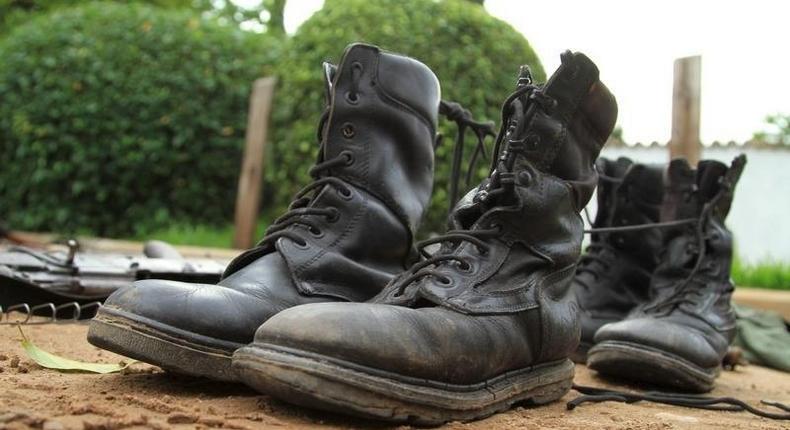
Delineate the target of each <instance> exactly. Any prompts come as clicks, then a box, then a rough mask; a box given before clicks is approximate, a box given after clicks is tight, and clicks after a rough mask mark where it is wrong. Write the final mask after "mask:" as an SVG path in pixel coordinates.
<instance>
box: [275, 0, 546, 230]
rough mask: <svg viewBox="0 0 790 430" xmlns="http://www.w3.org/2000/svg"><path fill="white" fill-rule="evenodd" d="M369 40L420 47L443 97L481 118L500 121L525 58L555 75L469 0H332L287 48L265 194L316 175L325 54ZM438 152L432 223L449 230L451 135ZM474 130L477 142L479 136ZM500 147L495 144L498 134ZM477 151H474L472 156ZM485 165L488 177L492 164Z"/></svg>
mask: <svg viewBox="0 0 790 430" xmlns="http://www.w3.org/2000/svg"><path fill="white" fill-rule="evenodd" d="M356 41H361V42H368V43H373V44H376V45H379V46H381V47H382V48H384V49H386V50H390V51H394V52H400V53H404V54H407V55H410V56H412V57H414V58H417V59H419V60H420V61H423V62H425V63H426V64H427V65H428V66H430V67H431V68H432V69H433V70H434V71H435V72H436V74H437V76H438V77H439V79H440V81H441V83H442V91H443V94H442V95H443V98H445V99H448V100H453V101H458V102H460V103H461V104H463V105H464V106H466V107H467V108H469V109H470V110H471V111H472V112H473V113H474V114H475V116H477V117H478V118H485V119H489V120H497V119H498V118H499V115H500V112H499V109H500V107H501V104H502V100H504V98H505V97H506V96H507V95H508V94H509V93H510V92H511V91H512V90H513V88H514V85H515V79H516V76H517V72H518V65H519V64H529V65H530V66H532V70H533V72H534V75H535V78H536V79H537V80H538V81H541V80H543V79H545V74H544V72H543V68H542V66H541V65H540V62H539V60H538V58H537V56H536V55H535V53H534V52H533V50H532V49H531V48H530V46H529V44H528V43H527V41H526V40H525V39H524V37H523V36H521V35H520V34H519V33H518V32H517V31H515V30H514V29H513V28H512V27H510V26H509V25H508V24H506V23H505V22H503V21H500V20H498V19H496V18H493V17H492V16H490V15H489V14H488V13H487V12H486V11H485V9H483V7H481V6H479V5H476V4H474V3H472V2H469V1H461V0H446V1H440V2H436V1H432V0H381V1H376V2H370V1H367V0H327V1H326V3H325V5H324V7H323V9H321V10H320V11H319V12H317V13H316V14H315V15H313V16H312V17H311V18H310V19H309V20H307V21H306V22H305V23H303V24H302V26H301V27H300V28H299V30H298V31H297V33H296V34H295V35H294V37H293V39H292V40H291V41H290V42H291V43H290V44H289V47H288V49H287V50H286V52H285V55H284V56H283V58H282V60H281V63H280V67H279V68H278V74H279V76H280V81H281V85H280V86H279V88H278V89H277V95H276V107H275V112H274V136H273V145H272V146H273V148H272V149H273V151H272V154H271V157H270V167H269V169H267V172H266V181H267V184H268V191H267V192H266V193H265V196H267V197H268V198H269V199H270V201H271V202H272V203H274V204H275V205H276V206H279V207H282V206H284V205H285V204H286V203H287V201H288V200H289V198H290V197H291V196H292V195H293V194H294V192H296V191H297V190H298V189H299V188H300V187H301V186H304V185H305V184H307V183H308V182H309V177H308V175H307V170H308V168H309V166H310V164H311V163H312V162H313V161H314V159H315V152H316V149H317V144H316V141H315V127H316V122H317V121H318V118H319V116H320V114H321V111H322V109H323V108H324V101H323V94H324V88H323V83H322V77H321V67H320V65H321V62H322V61H324V60H331V61H334V62H337V61H338V60H339V59H340V56H341V55H342V53H343V49H344V47H345V46H346V45H347V44H349V43H351V42H356ZM442 131H443V134H444V135H445V136H446V138H445V144H444V145H442V146H441V147H440V148H439V150H438V154H437V163H436V178H437V182H436V185H435V187H434V196H433V199H432V208H431V210H430V216H429V220H428V222H427V223H426V228H427V229H428V230H429V231H430V230H440V229H442V228H443V226H444V222H445V221H444V220H445V217H446V213H447V207H446V206H447V200H448V184H447V178H448V176H449V171H450V153H451V152H452V151H451V147H452V145H451V144H450V141H452V138H451V136H454V133H455V129H454V127H448V126H447V125H445V126H444V127H443V128H442ZM472 141H473V139H472V138H471V137H468V138H467V143H468V144H469V145H470V147H471V144H472V143H473V142H472ZM489 146H490V142H489ZM470 153H471V150H469V149H468V150H467V151H466V154H467V155H468V154H470ZM485 164H487V163H486V162H481V163H479V165H478V166H479V169H478V172H477V173H478V175H477V177H476V179H475V180H476V181H477V180H479V179H480V178H481V177H482V176H483V175H484V174H485V173H486V172H487V166H484V165H485Z"/></svg>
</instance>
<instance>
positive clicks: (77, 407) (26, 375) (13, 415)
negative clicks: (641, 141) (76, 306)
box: [0, 324, 790, 430]
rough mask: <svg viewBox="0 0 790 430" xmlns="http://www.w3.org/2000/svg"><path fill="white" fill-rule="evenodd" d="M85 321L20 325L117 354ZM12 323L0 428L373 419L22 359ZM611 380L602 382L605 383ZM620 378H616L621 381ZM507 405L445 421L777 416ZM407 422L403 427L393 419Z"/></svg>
mask: <svg viewBox="0 0 790 430" xmlns="http://www.w3.org/2000/svg"><path fill="white" fill-rule="evenodd" d="M86 331H87V326H86V325H84V324H70V325H59V326H52V325H47V326H27V327H25V333H26V335H27V336H28V337H29V338H30V339H31V340H32V341H33V342H34V343H36V344H37V345H39V346H40V347H42V348H44V349H46V350H48V351H50V352H53V353H56V354H61V355H63V356H68V357H70V358H75V359H80V360H89V361H102V362H108V363H110V362H117V361H120V360H121V359H122V358H121V357H119V356H117V355H114V354H111V353H109V352H106V351H101V350H99V349H97V348H94V347H93V346H91V345H89V344H88V343H87V341H86V340H85V334H86ZM19 339H20V336H19V332H18V331H17V329H16V328H15V327H10V326H0V429H6V428H7V429H25V428H43V429H47V430H58V429H86V430H100V429H102V430H103V429H107V430H109V429H122V428H124V429H125V428H129V429H132V428H154V429H165V428H174V429H193V428H203V429H209V428H230V429H257V428H273V427H288V428H317V427H328V428H351V427H353V428H357V427H379V428H386V427H385V426H382V425H380V424H377V423H374V422H369V421H360V420H354V419H349V418H345V417H342V416H338V415H329V414H324V413H320V412H312V411H308V410H304V409H300V408H297V407H291V406H289V405H286V404H284V403H281V402H278V401H276V400H273V399H271V398H269V397H266V396H263V395H260V394H258V393H256V392H253V391H251V390H249V389H247V388H245V387H243V386H241V385H233V384H221V383H213V382H210V381H205V380H196V379H190V378H184V377H178V376H173V375H170V374H167V373H164V372H162V371H161V370H159V369H158V368H155V367H152V366H148V365H145V364H141V363H140V364H135V365H134V366H132V368H130V369H129V370H128V371H126V372H124V373H123V374H112V375H90V374H83V373H59V372H56V371H53V370H48V369H43V368H41V367H38V366H37V365H36V364H34V363H32V362H31V361H30V360H29V359H28V358H27V357H26V356H25V355H24V352H23V350H22V348H21V347H20V346H19ZM577 383H580V384H585V385H596V386H604V385H608V384H607V382H606V381H604V380H602V379H600V378H598V377H597V376H595V375H594V374H592V373H591V372H589V371H588V370H587V369H586V368H585V367H584V366H579V367H577ZM609 386H611V385H609ZM621 388H622V387H621ZM713 394H715V395H722V396H723V395H728V396H735V397H738V398H741V399H743V400H746V401H749V402H755V403H756V402H757V401H759V400H760V399H772V400H779V401H784V402H785V403H790V374H784V373H780V372H777V371H773V370H770V369H765V368H761V367H757V366H747V367H740V368H739V369H738V370H736V371H734V372H730V371H728V372H724V373H723V374H722V376H721V378H720V379H719V382H718V387H717V388H716V390H715V391H714V393H713ZM577 395H578V394H577V393H576V392H573V391H572V392H571V393H569V394H568V395H566V397H565V398H564V399H563V400H562V401H560V402H557V403H554V404H552V405H548V406H543V407H537V408H523V407H516V408H514V409H512V410H510V411H508V412H506V413H502V414H498V415H495V416H493V417H490V418H488V419H485V420H482V421H478V422H473V423H466V424H464V423H450V424H448V425H447V426H446V427H447V428H452V429H461V428H481V429H482V428H507V429H511V428H513V429H516V428H524V429H527V428H529V429H534V428H541V429H542V428H546V429H585V430H588V429H634V430H636V429H685V428H689V429H691V428H693V429H700V428H701V429H708V428H710V429H713V428H717V429H718V428H739V429H780V428H785V429H787V428H790V424H788V422H787V421H785V422H781V421H772V420H768V419H764V418H758V417H755V416H753V415H750V414H748V413H745V412H714V411H702V410H697V409H687V408H680V407H668V406H660V405H655V404H633V405H625V404H619V403H601V404H585V405H582V406H580V407H578V408H577V409H575V410H573V411H567V410H566V409H565V402H566V401H568V400H570V399H572V398H574V397H576V396H577ZM401 428H407V427H401Z"/></svg>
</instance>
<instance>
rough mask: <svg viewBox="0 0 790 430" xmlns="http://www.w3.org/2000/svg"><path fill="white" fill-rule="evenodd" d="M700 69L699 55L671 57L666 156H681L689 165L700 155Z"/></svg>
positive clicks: (695, 161) (697, 159)
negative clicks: (670, 111) (673, 73)
mask: <svg viewBox="0 0 790 430" xmlns="http://www.w3.org/2000/svg"><path fill="white" fill-rule="evenodd" d="M701 72H702V57H701V56H699V55H697V56H693V57H685V58H678V59H677V60H675V75H674V76H675V81H674V86H673V89H672V139H671V140H670V142H669V157H670V159H672V158H677V157H684V158H686V159H687V160H688V161H689V163H690V164H691V165H692V166H694V165H696V164H697V162H698V161H699V159H700V147H701V144H700V138H699V127H700V93H701V89H702V76H701Z"/></svg>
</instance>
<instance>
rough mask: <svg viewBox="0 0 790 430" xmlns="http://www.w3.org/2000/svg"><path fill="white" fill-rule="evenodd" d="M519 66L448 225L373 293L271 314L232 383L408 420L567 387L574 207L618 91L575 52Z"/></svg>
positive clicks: (493, 408) (576, 242)
mask: <svg viewBox="0 0 790 430" xmlns="http://www.w3.org/2000/svg"><path fill="white" fill-rule="evenodd" d="M524 70H526V69H524ZM524 70H523V71H522V76H521V78H520V79H519V85H518V87H517V89H516V91H515V92H514V93H513V94H512V95H511V96H510V97H508V98H507V100H506V101H505V103H504V107H503V124H502V130H501V131H500V134H499V138H498V139H497V145H496V149H495V151H494V152H495V155H496V156H497V157H496V158H495V159H494V161H495V165H494V166H493V167H494V169H492V173H491V174H490V176H489V178H488V179H487V180H486V181H484V182H483V184H481V185H480V186H479V187H478V188H476V189H474V190H472V191H471V192H470V193H469V194H467V195H466V196H465V197H464V198H463V199H462V200H461V201H460V202H459V204H458V205H456V208H455V209H454V210H453V212H452V213H451V215H450V219H449V224H450V230H449V231H448V232H447V233H446V234H444V235H443V236H440V237H438V238H434V239H430V240H428V241H425V242H423V243H422V248H423V252H424V253H425V254H424V255H425V257H426V259H425V260H423V261H421V262H419V263H417V264H415V265H413V266H412V267H411V268H410V269H409V270H408V271H407V272H405V273H403V274H401V275H399V276H398V277H397V278H396V279H395V280H393V281H392V282H391V283H390V284H389V285H388V286H387V287H386V288H385V289H384V290H383V291H382V292H381V293H380V294H378V295H377V296H376V297H375V298H374V299H372V300H371V301H370V302H368V303H325V304H311V305H304V306H299V307H297V308H293V309H288V310H286V311H284V312H281V313H280V314H278V315H276V316H275V317H273V318H271V319H270V320H269V321H267V322H266V323H264V324H263V326H261V328H260V329H258V331H257V333H256V335H255V341H254V342H253V343H252V344H251V345H249V346H247V347H244V348H241V349H240V350H239V351H237V352H236V353H235V354H234V361H233V366H234V369H235V370H237V372H238V373H239V375H240V376H239V379H240V380H241V381H243V382H245V383H246V384H248V385H250V386H252V387H254V388H256V389H258V390H260V391H262V392H265V393H270V394H271V395H273V396H275V397H278V398H280V399H283V400H285V401H288V402H292V403H296V404H300V405H304V406H308V407H315V408H321V409H325V410H330V411H336V412H340V413H346V414H353V415H358V416H363V417H373V418H378V419H383V420H390V421H410V422H414V423H418V424H437V423H442V422H445V421H449V420H471V419H476V418H481V417H484V416H487V415H490V414H492V413H495V412H497V411H500V410H503V409H506V408H508V407H510V405H512V404H513V403H515V402H519V401H529V402H532V403H535V404H541V403H546V402H550V401H553V400H555V399H558V398H560V397H561V396H562V395H563V394H565V393H566V392H567V391H568V390H569V389H570V387H571V382H572V380H573V373H574V366H573V363H572V362H571V361H570V360H569V359H568V357H569V356H570V354H571V353H572V352H573V351H574V350H575V349H576V347H577V345H578V341H579V323H578V318H577V313H576V308H575V305H574V304H573V302H572V300H571V295H572V293H571V290H570V283H571V280H572V278H573V274H574V271H575V269H576V262H577V260H578V258H579V254H580V250H581V249H580V248H581V241H582V232H583V228H584V227H583V223H582V220H581V217H580V216H579V211H580V210H581V209H582V208H583V207H584V206H585V204H586V203H587V201H588V200H589V199H590V196H591V195H592V192H593V190H594V188H595V186H596V183H597V177H596V172H595V169H594V167H593V166H594V162H595V159H596V157H597V156H598V152H599V151H600V149H601V147H602V146H603V144H604V142H605V141H606V139H607V137H608V136H609V133H610V132H611V131H612V127H613V125H614V122H615V117H616V103H615V100H614V97H613V96H612V95H611V93H610V92H609V90H607V88H606V87H605V86H604V85H603V84H602V83H601V82H600V81H599V80H598V69H597V68H596V66H595V65H594V64H593V63H592V62H591V61H590V60H589V59H588V58H587V57H585V56H584V55H583V54H578V53H576V54H571V53H570V52H567V53H566V54H564V55H563V56H562V65H561V66H560V68H559V69H558V70H557V72H556V73H555V74H554V75H553V76H552V77H551V79H550V80H549V81H548V83H546V84H545V86H542V87H539V86H535V85H532V83H531V79H530V78H529V76H528V73H525V72H524ZM500 149H502V151H501V152H500ZM436 243H441V247H440V249H439V250H438V251H436V252H435V253H434V254H427V251H425V248H424V247H425V246H430V245H431V244H436Z"/></svg>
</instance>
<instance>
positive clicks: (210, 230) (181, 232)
mask: <svg viewBox="0 0 790 430" xmlns="http://www.w3.org/2000/svg"><path fill="white" fill-rule="evenodd" d="M266 225H267V223H266V222H264V221H262V220H261V221H259V222H258V227H257V228H256V233H255V238H256V239H260V238H262V237H263V232H264V231H265V230H266ZM132 239H133V240H139V241H144V240H151V239H156V240H163V241H165V242H167V243H170V244H171V245H189V246H204V247H208V248H231V247H232V246H233V224H228V225H225V226H220V227H218V226H209V225H191V224H175V225H172V226H170V227H168V228H165V229H162V230H157V231H154V232H153V233H150V234H146V235H142V236H139V237H133V238H132Z"/></svg>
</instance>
